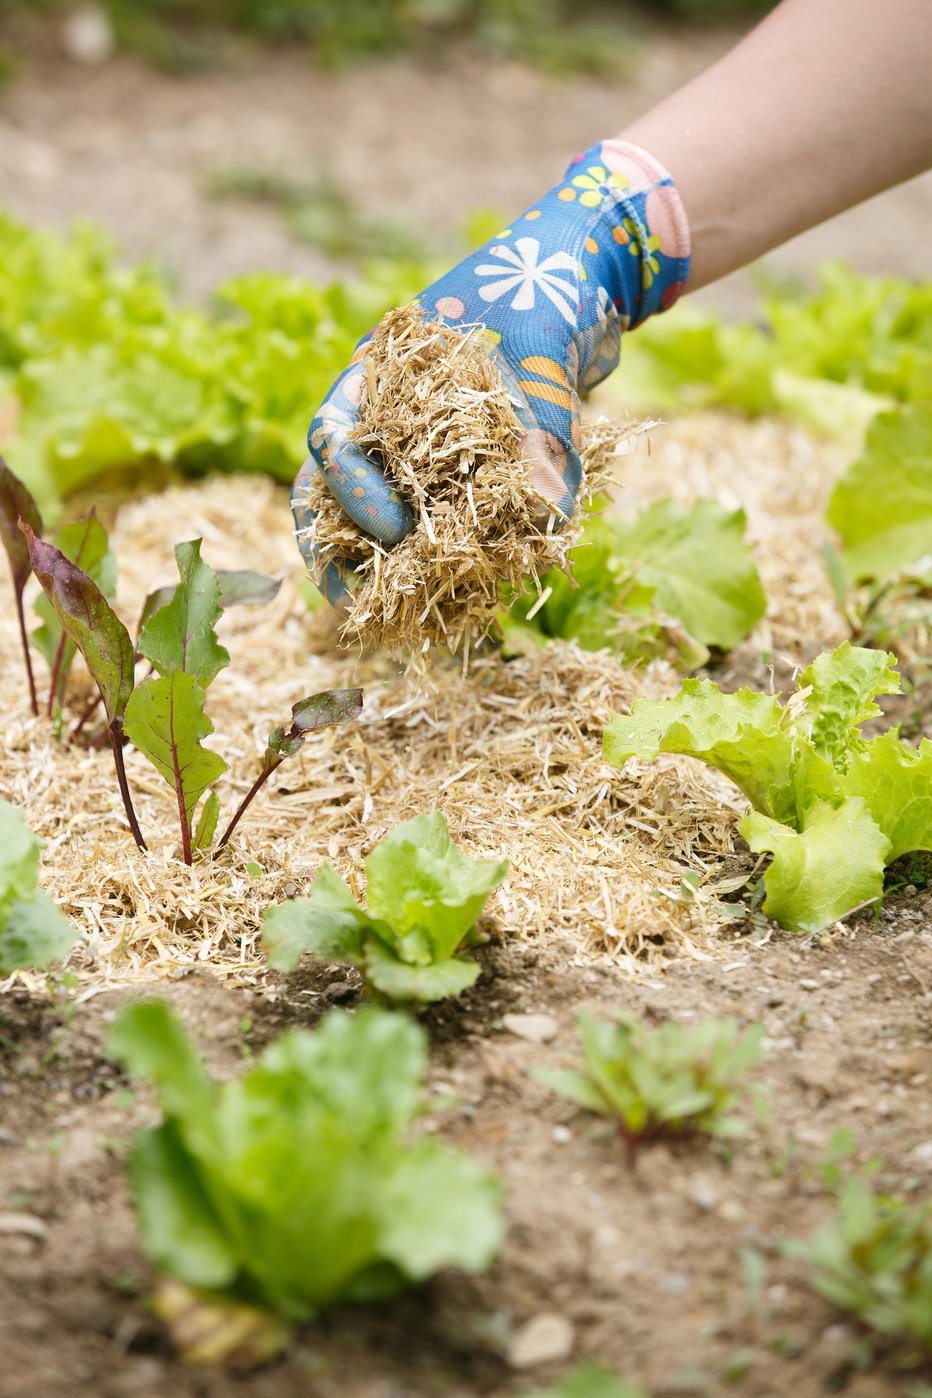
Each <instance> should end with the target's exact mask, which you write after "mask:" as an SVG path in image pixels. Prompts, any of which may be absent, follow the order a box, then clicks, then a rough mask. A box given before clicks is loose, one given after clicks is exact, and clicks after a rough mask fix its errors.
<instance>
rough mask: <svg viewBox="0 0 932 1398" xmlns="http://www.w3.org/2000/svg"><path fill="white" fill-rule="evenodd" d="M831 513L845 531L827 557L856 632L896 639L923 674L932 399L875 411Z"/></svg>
mask: <svg viewBox="0 0 932 1398" xmlns="http://www.w3.org/2000/svg"><path fill="white" fill-rule="evenodd" d="M930 393H932V387H930ZM878 481H882V482H883V489H882V490H879V489H878V484H877V483H878ZM826 518H827V520H828V522H829V524H831V525H832V527H833V528H834V529H835V530H836V531H837V533H838V534H839V535H840V538H841V544H842V548H841V550H840V551H839V552H836V551H835V550H834V549H830V548H828V547H827V548H826V564H827V568H828V573H829V579H830V581H831V583H832V587H833V589H834V591H835V595H836V598H837V599H838V603H839V607H840V608H841V611H842V614H843V615H844V617H845V619H846V620H847V622H848V625H849V626H850V628H851V635H852V639H853V640H856V641H858V642H859V643H861V644H870V645H882V646H891V647H892V648H893V649H894V650H896V651H897V653H898V654H901V655H903V657H904V659H907V658H908V659H909V662H910V669H911V671H912V673H913V675H914V676H915V675H917V674H918V673H919V672H921V671H922V670H923V669H924V668H926V667H927V666H928V664H929V661H928V658H927V656H926V655H925V651H926V649H927V643H928V637H929V633H930V630H932V403H913V404H909V405H906V406H903V407H900V408H898V409H897V410H895V411H894V412H890V413H884V414H882V415H881V416H880V417H878V418H876V420H875V421H874V423H873V424H872V426H871V428H870V430H869V432H868V434H867V441H866V443H865V446H864V450H863V452H862V453H861V455H860V456H859V458H858V459H857V460H856V461H855V462H854V464H853V465H852V466H850V467H849V468H848V470H847V471H846V472H845V474H844V475H843V476H842V478H841V480H840V481H839V482H838V484H837V485H836V486H835V489H834V490H833V492H832V495H831V498H830V500H829V504H828V510H827V512H826Z"/></svg>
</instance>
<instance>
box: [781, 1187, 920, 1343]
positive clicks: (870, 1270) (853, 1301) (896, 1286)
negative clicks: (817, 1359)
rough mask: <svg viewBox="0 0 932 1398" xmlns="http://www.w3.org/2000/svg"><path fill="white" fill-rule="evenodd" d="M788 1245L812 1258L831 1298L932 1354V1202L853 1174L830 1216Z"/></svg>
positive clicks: (814, 1273) (821, 1289)
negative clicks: (911, 1199) (909, 1200)
mask: <svg viewBox="0 0 932 1398" xmlns="http://www.w3.org/2000/svg"><path fill="white" fill-rule="evenodd" d="M786 1250H787V1252H788V1253H790V1255H792V1256H795V1257H801V1258H803V1260H804V1261H805V1262H807V1263H808V1265H809V1268H810V1272H811V1281H812V1286H813V1287H814V1289H815V1290H816V1291H817V1292H818V1293H819V1295H820V1296H824V1297H825V1299H826V1300H827V1301H831V1302H832V1304H833V1305H835V1306H837V1307H838V1308H839V1309H840V1310H842V1311H847V1312H848V1313H849V1314H850V1315H853V1316H856V1317H857V1319H858V1320H859V1321H861V1323H862V1324H864V1325H867V1326H869V1327H870V1329H871V1330H874V1331H876V1332H878V1333H879V1334H881V1335H886V1336H889V1337H891V1338H894V1339H896V1340H900V1341H903V1342H906V1343H907V1344H909V1345H912V1346H913V1347H917V1348H918V1349H919V1350H920V1351H923V1352H924V1353H925V1354H926V1355H929V1354H932V1202H929V1201H928V1200H925V1201H923V1202H921V1203H918V1204H906V1203H904V1202H903V1201H902V1200H900V1199H895V1198H886V1197H884V1196H881V1195H878V1194H875V1193H874V1192H873V1190H872V1189H871V1187H870V1185H869V1184H868V1182H867V1181H866V1180H864V1179H862V1178H860V1177H858V1176H853V1177H852V1178H851V1179H849V1180H848V1181H847V1183H846V1184H845V1185H844V1187H843V1189H842V1191H841V1194H840V1196H839V1198H838V1202H837V1204H836V1206H835V1210H834V1212H833V1214H832V1217H831V1218H830V1219H829V1220H828V1222H827V1223H825V1224H824V1225H823V1227H822V1228H820V1229H819V1230H818V1231H817V1232H816V1233H815V1234H814V1235H813V1236H812V1237H811V1238H810V1239H808V1240H807V1241H797V1242H793V1243H790V1244H789V1245H788V1246H787V1249H786Z"/></svg>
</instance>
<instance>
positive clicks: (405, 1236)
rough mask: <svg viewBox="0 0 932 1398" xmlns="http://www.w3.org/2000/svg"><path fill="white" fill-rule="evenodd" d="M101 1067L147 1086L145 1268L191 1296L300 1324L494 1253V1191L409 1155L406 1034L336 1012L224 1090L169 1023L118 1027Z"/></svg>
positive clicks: (452, 1164)
mask: <svg viewBox="0 0 932 1398" xmlns="http://www.w3.org/2000/svg"><path fill="white" fill-rule="evenodd" d="M108 1051H109V1052H110V1053H111V1055H112V1056H114V1057H116V1058H117V1059H119V1060H120V1061H122V1062H124V1063H125V1064H126V1065H127V1066H128V1067H129V1069H130V1071H131V1072H132V1073H133V1074H134V1075H136V1076H140V1077H142V1078H148V1079H149V1080H152V1081H154V1082H155V1084H156V1087H157V1090H158V1094H159V1098H160V1100H161V1103H162V1107H163V1110H164V1112H165V1120H164V1121H163V1122H162V1123H161V1124H160V1125H159V1126H157V1127H156V1128H155V1129H154V1130H150V1131H145V1132H142V1133H141V1134H140V1135H139V1136H138V1137H137V1139H136V1143H135V1145H134V1149H133V1155H132V1159H131V1168H130V1175H131V1182H132V1186H133V1194H134V1199H135V1203H136V1208H137V1212H138V1214H139V1219H140V1224H141V1228H142V1237H143V1244H144V1246H145V1248H146V1251H147V1252H148V1253H149V1255H150V1256H152V1257H153V1259H154V1260H155V1261H156V1262H157V1263H158V1265H159V1266H160V1267H162V1268H164V1269H165V1270H166V1271H168V1272H170V1273H171V1274H173V1275H174V1276H177V1277H180V1278H181V1279H182V1280H184V1281H186V1282H188V1283H189V1284H192V1285H198V1286H211V1287H214V1288H218V1289H222V1290H223V1291H225V1292H228V1293H229V1294H230V1295H231V1296H236V1295H240V1296H244V1295H245V1296H249V1297H250V1299H251V1300H252V1301H253V1302H254V1303H255V1302H258V1303H260V1304H262V1305H264V1306H266V1307H269V1308H271V1309H273V1310H275V1311H277V1312H278V1313H279V1314H281V1315H283V1316H284V1317H286V1318H288V1319H295V1320H300V1319H305V1318H307V1317H309V1316H311V1315H313V1314H314V1313H315V1312H316V1311H317V1310H319V1309H320V1308H321V1307H323V1306H328V1305H331V1304H334V1303H337V1302H340V1301H346V1300H351V1299H354V1298H357V1297H361V1296H374V1295H378V1294H382V1295H384V1294H387V1293H389V1292H390V1291H392V1290H394V1289H397V1288H398V1287H399V1286H403V1285H406V1284H410V1283H412V1282H416V1281H420V1280H422V1279H423V1278H425V1277H427V1276H429V1275H430V1274H431V1273H432V1272H434V1271H435V1270H437V1269H438V1268H439V1267H442V1266H447V1265H455V1266H460V1267H466V1268H469V1269H471V1270H479V1269H482V1268H485V1267H487V1266H488V1265H489V1263H490V1262H491V1260H492V1258H493V1256H494V1254H495V1252H496V1251H497V1249H498V1246H499V1244H500V1241H501V1236H502V1224H501V1215H500V1200H499V1190H498V1186H497V1184H496V1183H495V1181H494V1179H493V1178H492V1177H491V1176H490V1175H489V1174H488V1172H487V1171H486V1170H485V1169H484V1168H483V1167H481V1166H479V1165H477V1164H473V1162H472V1161H470V1160H468V1159H467V1158H466V1157H464V1156H461V1155H459V1154H458V1153H457V1152H454V1151H450V1150H446V1149H444V1148H442V1147H440V1146H438V1145H436V1144H435V1143H433V1142H425V1141H419V1142H416V1143H414V1144H409V1143H408V1140H407V1137H408V1133H409V1130H410V1125H411V1121H412V1118H413V1116H414V1114H415V1112H416V1111H417V1109H418V1106H419V1101H420V1096H421V1087H422V1082H423V1076H424V1069H425V1063H426V1046H425V1040H424V1036H423V1034H422V1032H421V1031H420V1030H419V1029H418V1028H417V1026H416V1025H415V1024H414V1023H413V1022H412V1021H410V1020H409V1019H407V1018H406V1017H404V1016H400V1015H391V1014H387V1013H385V1012H383V1011H380V1010H375V1009H364V1010H361V1011H359V1012H358V1013H357V1014H355V1015H352V1016H350V1015H347V1014H343V1013H341V1012H339V1011H336V1012H333V1013H331V1014H329V1015H328V1016H326V1018H325V1019H324V1020H323V1021H322V1023H321V1024H320V1026H319V1027H318V1028H317V1030H315V1031H314V1033H309V1032H307V1031H306V1030H295V1031H292V1032H291V1033H289V1034H286V1035H285V1036H283V1037H282V1038H280V1039H278V1040H276V1041H275V1042H273V1043H272V1044H271V1045H270V1046H269V1047H268V1048H267V1049H266V1050H265V1051H264V1052H263V1054H262V1055H261V1057H260V1058H259V1059H258V1060H257V1061H256V1062H255V1063H254V1064H252V1065H251V1066H250V1067H249V1068H248V1069H247V1070H246V1072H245V1073H243V1074H242V1076H241V1077H239V1078H238V1079H236V1080H234V1081H231V1082H226V1083H223V1084H222V1085H217V1084H214V1083H212V1082H211V1081H210V1080H209V1079H207V1078H206V1077H205V1075H204V1071H203V1068H202V1066H201V1065H200V1061H199V1059H198V1058H197V1056H196V1055H195V1054H194V1053H193V1051H192V1050H191V1048H190V1045H188V1043H187V1040H186V1037H185V1035H184V1033H183V1031H182V1030H181V1028H180V1026H179V1025H178V1023H177V1021H176V1020H175V1019H174V1016H172V1015H171V1013H170V1012H169V1011H167V1010H166V1009H165V1008H164V1007H161V1008H160V1009H154V1008H153V1007H151V1006H148V1007H147V1006H136V1007H132V1008H130V1009H129V1010H127V1011H124V1013H123V1014H122V1015H121V1017H120V1019H119V1020H118V1021H117V1023H116V1025H115V1026H114V1031H113V1035H112V1037H111V1041H110V1043H109V1046H108ZM175 1054H177V1055H178V1060H179V1072H178V1075H177V1077H176V1079H175V1080H174V1081H173V1080H172V1075H171V1072H170V1063H171V1061H172V1058H173V1056H174V1055H175Z"/></svg>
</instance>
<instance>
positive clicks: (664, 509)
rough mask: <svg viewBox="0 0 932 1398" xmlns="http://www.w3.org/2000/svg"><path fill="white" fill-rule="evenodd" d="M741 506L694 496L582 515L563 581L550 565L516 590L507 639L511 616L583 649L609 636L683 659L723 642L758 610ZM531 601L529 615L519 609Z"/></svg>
mask: <svg viewBox="0 0 932 1398" xmlns="http://www.w3.org/2000/svg"><path fill="white" fill-rule="evenodd" d="M746 522H747V520H746V516H745V514H744V511H743V510H734V511H728V510H724V509H722V507H721V506H720V505H718V504H717V503H716V502H715V501H714V500H697V501H696V503H695V504H694V505H692V506H691V507H690V508H689V509H688V510H687V509H683V508H681V507H680V506H679V505H677V504H676V503H675V502H674V501H672V500H659V501H657V502H656V503H655V504H653V505H647V506H646V507H645V508H644V509H643V510H641V511H639V513H638V514H637V515H635V516H634V517H633V518H631V519H626V518H624V517H623V516H621V515H617V514H606V515H596V516H593V517H592V518H590V519H589V520H588V521H587V523H586V526H585V529H584V531H583V535H582V538H581V539H580V542H579V543H578V544H577V545H576V547H575V548H574V549H573V551H572V555H571V560H572V571H573V578H574V581H573V582H571V581H570V579H569V578H568V577H567V576H566V574H565V573H562V572H560V571H559V570H557V569H554V570H551V571H550V572H548V573H547V574H546V576H545V577H544V578H543V579H542V580H541V588H542V590H543V593H544V595H545V597H546V600H545V602H544V603H543V605H542V606H539V607H537V608H536V609H535V606H534V604H535V601H536V598H535V596H534V595H531V596H530V597H526V596H523V597H521V598H520V599H519V600H518V601H517V602H516V603H515V604H514V605H513V606H512V608H511V610H510V613H509V614H508V616H507V617H506V618H505V622H504V627H505V630H506V635H507V638H508V640H509V641H513V640H514V639H515V634H514V633H515V628H516V626H517V625H518V624H523V625H526V626H533V628H534V631H536V632H537V633H539V634H540V635H542V636H561V637H563V638H565V639H568V640H570V639H571V640H576V641H578V642H579V644H580V645H581V646H583V647H584V648H585V649H586V650H599V649H601V648H602V647H603V646H609V647H611V648H612V649H613V650H616V651H618V653H619V654H620V655H622V656H623V657H624V658H625V659H626V660H629V661H632V660H636V659H647V658H650V657H651V656H653V655H667V654H670V653H671V652H672V653H673V654H674V655H676V656H677V657H678V660H679V663H680V664H681V665H682V666H683V667H684V668H687V669H691V668H695V667H696V666H698V665H701V664H703V662H704V661H705V660H706V659H707V658H708V649H707V647H709V646H715V647H718V648H720V649H722V650H729V649H731V647H733V646H736V645H737V644H738V642H739V641H742V640H743V639H744V637H745V636H747V635H748V633H749V632H750V631H751V630H752V629H753V627H754V626H755V625H756V624H757V622H758V621H759V620H760V619H761V617H762V616H763V614H764V610H765V607H766V598H765V596H764V590H763V586H762V584H761V580H760V576H759V574H758V571H757V567H756V565H755V563H754V558H753V555H752V553H751V551H750V549H749V548H748V545H747V543H746V542H745V538H744V529H745V524H746ZM529 611H533V613H534V614H533V618H532V620H531V622H528V620H527V615H528V612H529Z"/></svg>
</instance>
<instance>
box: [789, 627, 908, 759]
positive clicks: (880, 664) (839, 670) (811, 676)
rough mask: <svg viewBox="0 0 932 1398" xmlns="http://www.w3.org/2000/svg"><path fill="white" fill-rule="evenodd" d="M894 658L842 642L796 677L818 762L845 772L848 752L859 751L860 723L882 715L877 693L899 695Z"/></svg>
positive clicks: (898, 678)
mask: <svg viewBox="0 0 932 1398" xmlns="http://www.w3.org/2000/svg"><path fill="white" fill-rule="evenodd" d="M895 665H896V656H895V655H892V654H890V653H889V652H888V653H884V652H883V651H880V650H869V649H867V648H865V647H861V646H852V645H851V644H850V642H848V641H844V642H843V643H842V645H840V646H839V647H838V648H837V649H836V650H833V651H830V652H825V653H823V654H822V655H820V656H818V657H817V658H816V659H815V660H814V661H813V662H812V664H811V665H810V666H808V668H807V669H805V670H804V671H803V673H802V674H801V675H800V678H799V683H800V686H801V688H802V689H803V690H806V689H809V690H811V693H809V694H808V695H806V698H805V711H806V714H807V715H808V717H809V722H810V737H811V740H812V745H813V747H814V748H815V750H816V752H817V753H818V754H819V756H820V757H824V758H827V759H828V761H830V762H831V763H832V765H833V766H834V767H836V768H838V769H839V770H840V771H842V772H843V771H844V770H845V768H846V767H847V765H848V761H849V758H850V756H851V754H852V753H853V752H857V751H859V750H860V749H861V748H862V747H863V746H864V740H863V739H862V737H861V732H860V729H861V724H862V723H866V721H867V720H868V719H869V718H877V717H878V716H879V715H881V714H882V713H883V710H882V709H881V708H880V707H879V706H878V705H877V704H875V703H874V700H875V699H876V697H877V695H878V694H899V693H900V692H901V690H900V677H899V675H898V674H897V672H896V670H895V668H894V667H895Z"/></svg>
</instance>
